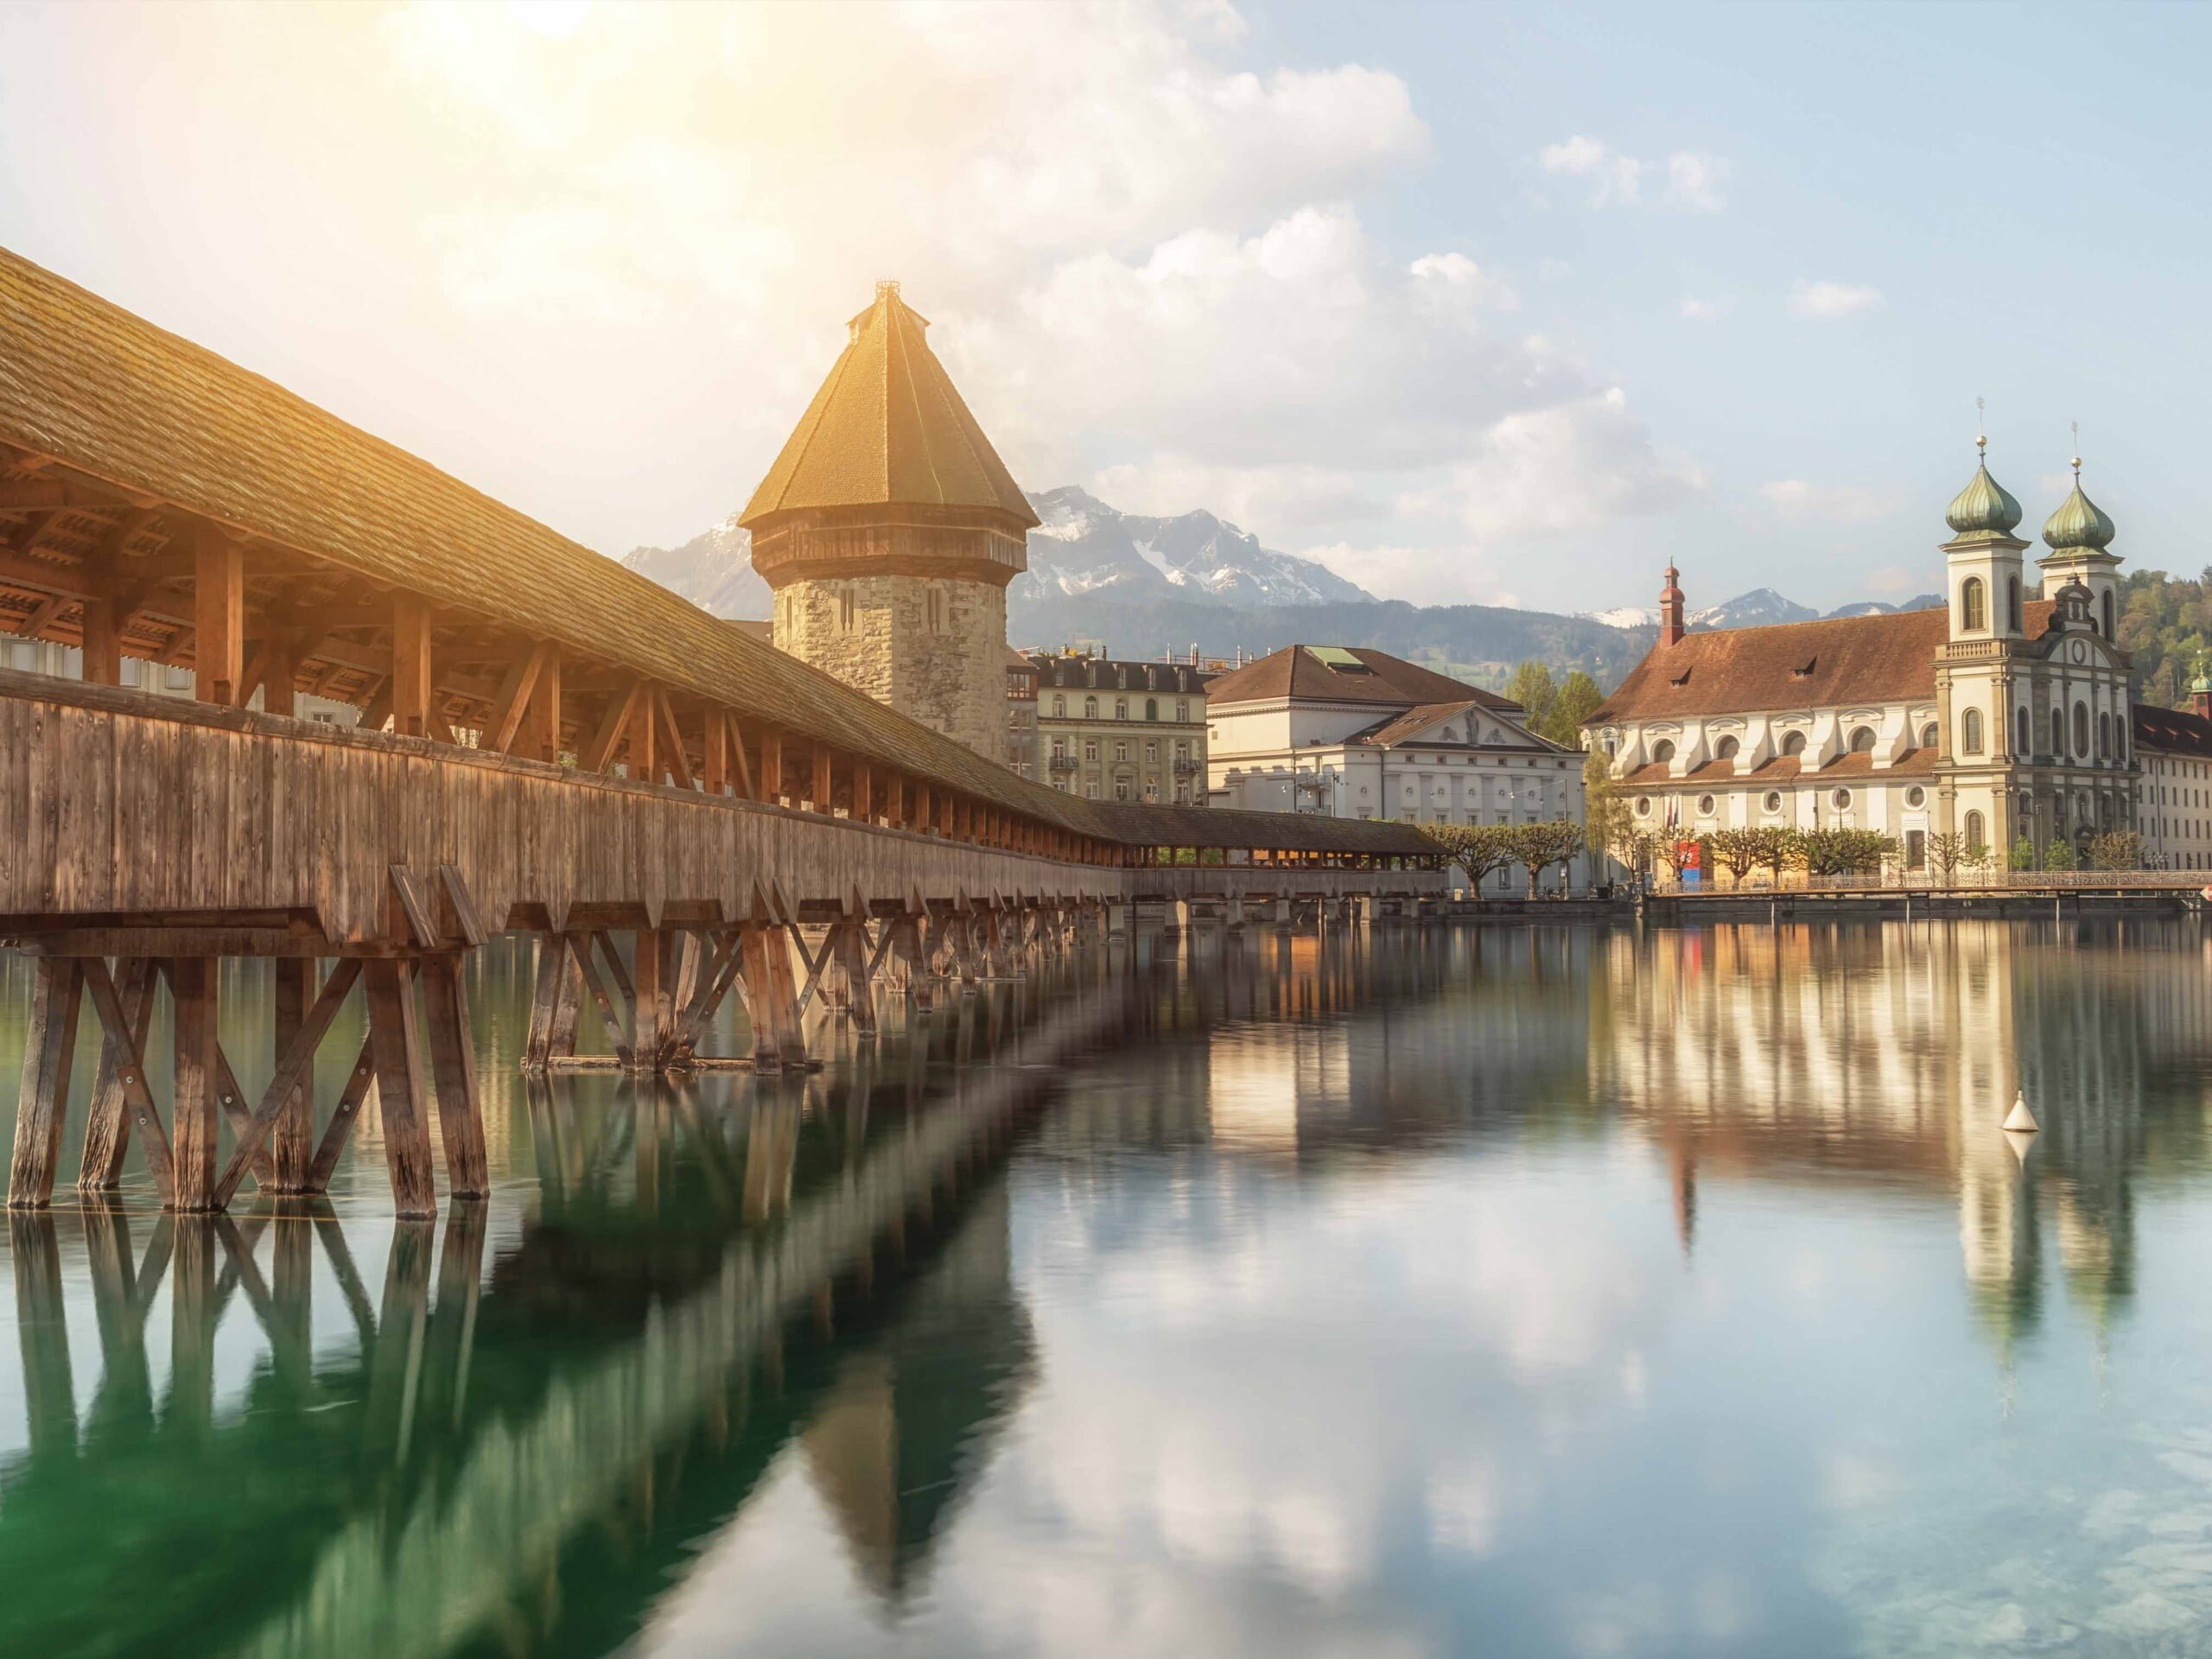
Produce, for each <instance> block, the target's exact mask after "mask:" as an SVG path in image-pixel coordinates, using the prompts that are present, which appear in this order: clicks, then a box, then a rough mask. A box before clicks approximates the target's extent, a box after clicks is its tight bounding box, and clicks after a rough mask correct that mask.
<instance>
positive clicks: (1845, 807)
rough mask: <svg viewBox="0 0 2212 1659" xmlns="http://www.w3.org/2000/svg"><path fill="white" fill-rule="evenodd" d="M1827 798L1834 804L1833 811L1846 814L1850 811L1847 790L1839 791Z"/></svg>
mask: <svg viewBox="0 0 2212 1659" xmlns="http://www.w3.org/2000/svg"><path fill="white" fill-rule="evenodd" d="M1828 798H1829V799H1830V800H1831V801H1833V802H1834V804H1835V810H1837V811H1839V812H1848V811H1850V810H1851V791H1849V790H1847V789H1839V790H1838V791H1836V792H1835V793H1834V794H1833V795H1831V796H1830V797H1828Z"/></svg>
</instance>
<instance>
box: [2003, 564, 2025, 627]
mask: <svg viewBox="0 0 2212 1659" xmlns="http://www.w3.org/2000/svg"><path fill="white" fill-rule="evenodd" d="M2005 615H2006V617H2008V618H2009V619H2010V620H2011V621H2012V632H2015V633H2018V632H2020V631H2021V630H2020V579H2019V578H2018V576H2007V577H2006V578H2005Z"/></svg>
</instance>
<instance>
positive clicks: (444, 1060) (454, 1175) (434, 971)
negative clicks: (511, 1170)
mask: <svg viewBox="0 0 2212 1659" xmlns="http://www.w3.org/2000/svg"><path fill="white" fill-rule="evenodd" d="M423 1009H424V1012H425V1014H427V1015H428V1016H429V1027H430V1071H431V1075H432V1077H433V1078H434V1080H435V1085H436V1089H437V1096H438V1128H439V1131H440V1133H441V1135H442V1136H443V1138H444V1141H445V1147H446V1182H447V1185H448V1189H449V1190H450V1192H451V1193H452V1196H453V1197H454V1198H483V1197H485V1196H486V1194H488V1193H489V1192H491V1190H492V1179H491V1173H490V1170H489V1167H488V1164H487V1160H486V1156H485V1151H484V1117H483V1110H482V1103H481V1101H480V1096H479V1094H478V1090H477V1086H476V1049H475V1039H474V1033H473V1032H472V1031H471V1030H470V1028H469V1023H468V988H467V985H466V983H465V982H463V980H462V978H461V958H460V957H459V956H458V955H454V954H442V955H439V956H434V957H428V958H426V959H425V960H424V962H423Z"/></svg>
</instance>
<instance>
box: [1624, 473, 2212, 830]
mask: <svg viewBox="0 0 2212 1659" xmlns="http://www.w3.org/2000/svg"><path fill="white" fill-rule="evenodd" d="M1984 442H1985V443H1986V441H1984ZM2074 471H2075V480H2074V487H2073V490H2072V492H2071V493H2069V495H2068V497H2067V498H2066V499H2065V500H2064V501H2063V502H2062V503H2060V504H2059V506H2058V509H2057V511H2056V512H2053V513H2052V514H2051V515H2050V518H2049V519H2048V520H2047V521H2046V522H2045V524H2044V528H2043V539H2044V544H2045V545H2046V547H2047V548H2048V549H2049V551H2048V552H2047V553H2046V554H2045V555H2044V556H2043V557H2041V558H2040V559H2038V560H2037V561H2036V565H2037V570H2036V573H2035V575H2033V576H2031V575H2030V574H2029V572H2028V571H2027V569H2026V567H2025V563H2024V554H2025V553H2026V552H2027V550H2028V548H2029V545H2030V543H2027V542H2025V541H2024V540H2022V539H2021V538H2020V537H2018V535H2016V534H2015V533H2014V532H2015V531H2017V530H2018V527H2019V524H2020V518H2021V510H2020V504H2019V503H2018V501H2016V500H2015V499H2013V498H2012V495H2011V494H2010V493H2008V492H2007V491H2006V490H2005V488H2004V487H2003V486H2001V485H1999V483H1998V482H1997V480H1995V479H1994V478H1993V477H1992V476H1991V475H1990V473H1989V468H1988V465H1987V461H1986V457H1985V458H1984V459H1983V460H1982V461H1980V463H1979V464H1978V465H1977V466H1976V467H1975V471H1974V477H1973V478H1972V479H1971V480H1968V481H1967V486H1966V488H1965V489H1963V490H1961V492H1960V493H1959V494H1958V496H1957V497H1956V498H1955V499H1954V500H1953V501H1952V503H1951V505H1950V508H1949V510H1948V512H1947V513H1946V515H1945V518H1946V521H1947V522H1948V524H1949V526H1950V530H1951V535H1950V537H1949V539H1948V540H1947V541H1945V542H1943V543H1942V554H1943V556H1944V561H1945V588H1946V603H1945V605H1944V607H1942V608H1941V609H1936V610H1927V611H1913V612H1905V613H1890V614H1881V615H1873V616H1858V617H1848V618H1830V619H1827V620H1821V621H1817V622H1799V623H1788V624H1783V625H1782V626H1774V627H1761V628H1738V629H1729V630H1721V631H1715V632H1700V633H1692V632H1688V630H1687V629H1686V628H1685V626H1684V625H1683V606H1684V599H1683V594H1682V591H1681V587H1680V586H1679V575H1678V573H1677V572H1676V571H1675V569H1672V568H1669V570H1668V571H1667V577H1666V584H1665V587H1664V588H1663V589H1662V594H1661V615H1660V635H1659V643H1658V644H1657V645H1655V646H1654V647H1653V648H1652V650H1651V652H1650V653H1649V655H1648V656H1646V657H1645V658H1644V659H1643V661H1642V662H1641V663H1639V664H1637V666H1636V667H1635V668H1634V669H1632V670H1631V671H1630V673H1629V675H1628V677H1627V678H1626V679H1624V680H1623V681H1622V682H1621V684H1620V685H1619V687H1618V689H1617V690H1615V691H1614V692H1613V693H1612V695H1611V696H1609V697H1607V698H1606V700H1605V703H1604V705H1603V706H1602V707H1600V708H1599V710H1598V711H1597V712H1596V713H1595V714H1594V715H1592V716H1591V718H1590V720H1589V721H1587V722H1586V726H1585V728H1584V729H1585V732H1586V735H1587V739H1588V741H1590V742H1591V743H1592V745H1593V746H1595V747H1599V748H1600V749H1602V750H1603V751H1604V752H1605V753H1606V754H1607V755H1608V756H1609V757H1611V762H1612V769H1613V775H1614V777H1615V778H1616V779H1618V781H1619V784H1620V785H1621V788H1622V790H1623V792H1624V796H1625V797H1626V798H1627V800H1628V803H1629V809H1630V814H1631V816H1632V817H1633V818H1634V819H1635V821H1636V822H1637V823H1638V824H1639V825H1642V826H1648V827H1649V828H1650V829H1652V830H1654V832H1655V833H1659V834H1662V835H1664V834H1668V833H1672V834H1675V835H1678V836H1684V837H1688V836H1696V835H1701V834H1705V833H1707V832H1708V831H1712V830H1716V829H1726V828H1736V827H1756V826H1760V825H1768V824H1773V825H1783V826H1789V827H1792V828H1796V829H1815V828H1819V827H1822V826H1831V827H1833V826H1848V827H1852V828H1857V829H1875V830H1879V831H1882V832H1884V833H1885V834H1888V835H1891V836H1896V837H1897V840H1898V841H1899V842H1900V843H1901V844H1902V846H1903V848H1904V862H1905V864H1906V866H1907V868H1924V866H1925V864H1926V861H1927V852H1928V838H1929V836H1931V835H1936V834H1942V833H1947V832H1948V833H1950V834H1955V835H1958V836H1962V837H1964V839H1965V841H1966V842H1967V844H1968V845H1970V846H1977V845H1978V846H1982V847H1986V848H1989V849H1992V850H1993V852H1994V853H1995V855H1996V856H1997V860H1998V861H1999V863H2003V862H2005V861H2007V860H2008V859H2009V858H2010V855H2011V854H2012V849H2013V847H2014V845H2015V843H2016V842H2018V841H2020V840H2022V839H2023V838H2024V839H2025V840H2026V841H2027V842H2029V843H2031V845H2032V846H2033V847H2034V849H2035V850H2036V855H2037V861H2039V862H2040V861H2042V860H2043V859H2044V857H2045V856H2047V854H2048V849H2049V848H2050V844H2051V842H2054V841H2056V840H2062V839H2063V840H2065V841H2067V842H2070V843H2071V844H2073V845H2074V847H2075V849H2076V850H2077V851H2080V850H2083V849H2086V848H2087V845H2088V842H2089V841H2090V840H2091V839H2093V838H2094V836H2097V835H2099V834H2101V833H2102V832H2104V831H2106V830H2113V829H2133V830H2138V831H2140V832H2141V833H2143V835H2144V836H2145V844H2146V848H2147V849H2148V850H2149V852H2150V854H2151V855H2152V861H2153V862H2164V863H2169V864H2176V863H2178V861H2179V858H2178V855H2180V854H2182V853H2183V851H2185V850H2191V849H2183V847H2182V846H2181V845H2180V844H2179V843H2178V842H2176V843H2173V844H2168V840H2167V838H2166V837H2164V836H2163V835H2162V833H2161V826H2163V825H2165V824H2168V823H2180V822H2183V821H2188V822H2192V823H2194V822H2202V821H2212V808H2208V809H2207V810H2206V811H2205V813H2204V814H2203V815H2202V818H2201V819H2200V820H2184V817H2183V815H2182V814H2180V813H2178V812H2169V813H2161V814H2153V813H2151V812H2150V811H2148V810H2146V807H2145V802H2144V801H2143V799H2142V797H2141V787H2142V785H2143V782H2144V779H2145V767H2146V765H2147V766H2154V767H2156V768H2157V769H2158V772H2159V774H2160V777H2161V779H2162V782H2161V787H2166V786H2170V785H2171V784H2172V780H2171V779H2167V778H2166V776H2165V774H2166V773H2167V772H2170V771H2172V770H2173V769H2174V768H2175V766H2177V764H2179V762H2180V760H2181V759H2182V757H2181V755H2180V752H2179V750H2177V747H2176V746H2177V744H2183V743H2184V741H2196V734H2195V733H2194V731H2193V730H2191V731H2189V732H2184V731H2183V730H2182V729H2181V728H2180V726H2179V724H2177V722H2175V721H2171V720H2161V719H2159V718H2158V716H2163V715H2168V714H2170V713H2171V711H2167V710H2153V709H2137V708H2136V707H2135V706H2134V703H2133V697H2132V696H2131V691H2130V667H2131V664H2130V662H2129V659H2128V655H2127V653H2126V652H2125V651H2124V650H2122V649H2121V648H2120V645H2119V643H2118V641H2117V639H2115V637H2114V634H2115V630H2116V626H2117V623H2118V612H2119V604H2120V600H2119V588H2120V578H2119V575H2118V571H2119V567H2120V559H2119V557H2118V556H2116V555H2114V554H2113V552H2112V551H2111V544H2112V542H2113V537H2114V534H2115V531H2114V529H2113V521H2112V520H2111V519H2110V518H2107V516H2106V515H2105V513H2104V512H2102V510H2101V509H2100V508H2099V507H2098V506H2097V505H2095V504H2094V502H2092V501H2091V500H2090V499H2088V496H2087V495H2086V494H2084V493H2083V492H2082V484H2081V462H2080V461H2079V460H2078V459H2077V460H2076V461H2075V462H2074ZM2208 690H2212V688H2208ZM2204 736H2205V738H2206V739H2207V740H2208V749H2207V752H2206V753H2205V756H2204V758H2205V759H2206V760H2212V722H2206V730H2205V734H2204ZM2146 755H2148V756H2149V757H2150V759H2149V760H2147V761H2146V760H2145V756H2146ZM2207 848H2208V849H2212V841H2208V842H2207Z"/></svg>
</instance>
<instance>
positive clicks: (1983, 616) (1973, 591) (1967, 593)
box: [1959, 576, 1989, 633]
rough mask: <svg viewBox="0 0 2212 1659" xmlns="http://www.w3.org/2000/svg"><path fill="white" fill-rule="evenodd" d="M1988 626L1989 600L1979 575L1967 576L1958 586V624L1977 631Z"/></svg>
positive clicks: (1969, 630) (1971, 630) (1965, 628)
mask: <svg viewBox="0 0 2212 1659" xmlns="http://www.w3.org/2000/svg"><path fill="white" fill-rule="evenodd" d="M1959 626H1960V627H1961V628H1962V629H1964V630H1965V631H1967V632H1970V633H1971V632H1980V631H1981V630H1983V629H1986V628H1987V627H1988V626H1989V600H1988V594H1987V591H1986V589H1985V588H1983V587H1982V585H1981V578H1980V576H1968V577H1967V579H1966V581H1965V582H1963V583H1962V584H1961V586H1960V588H1959Z"/></svg>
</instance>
